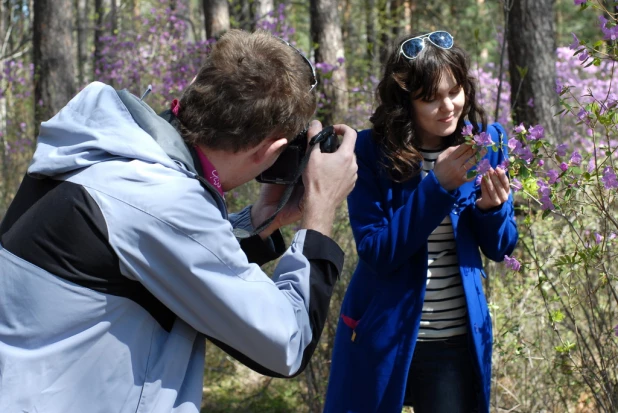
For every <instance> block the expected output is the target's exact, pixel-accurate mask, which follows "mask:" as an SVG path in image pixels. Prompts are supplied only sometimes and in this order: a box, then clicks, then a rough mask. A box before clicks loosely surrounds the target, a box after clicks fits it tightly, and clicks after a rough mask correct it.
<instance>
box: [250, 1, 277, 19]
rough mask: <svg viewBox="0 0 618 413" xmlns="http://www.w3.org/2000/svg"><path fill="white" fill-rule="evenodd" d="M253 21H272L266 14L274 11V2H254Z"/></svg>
mask: <svg viewBox="0 0 618 413" xmlns="http://www.w3.org/2000/svg"><path fill="white" fill-rule="evenodd" d="M254 4H255V20H256V21H258V20H263V19H266V20H267V21H272V20H273V18H272V17H270V16H268V13H270V12H272V11H273V10H275V2H274V1H273V0H255V3H254Z"/></svg>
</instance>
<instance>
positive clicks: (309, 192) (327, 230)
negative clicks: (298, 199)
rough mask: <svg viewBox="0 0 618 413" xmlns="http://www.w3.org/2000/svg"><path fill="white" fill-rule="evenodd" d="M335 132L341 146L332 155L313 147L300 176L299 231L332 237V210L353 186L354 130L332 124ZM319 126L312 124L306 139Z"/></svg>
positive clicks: (354, 160) (319, 126)
mask: <svg viewBox="0 0 618 413" xmlns="http://www.w3.org/2000/svg"><path fill="white" fill-rule="evenodd" d="M334 128H335V133H336V134H337V135H338V136H341V137H342V141H341V146H339V149H337V151H336V152H333V153H322V152H321V151H320V149H319V147H318V148H314V150H313V151H312V153H311V156H310V157H309V163H308V164H307V168H306V169H305V171H304V173H303V183H304V185H305V194H304V198H303V218H302V221H301V228H305V229H313V230H315V231H319V232H321V233H322V234H324V235H326V236H330V235H331V230H332V227H333V222H334V220H335V211H336V209H337V207H338V206H339V205H340V204H341V203H342V202H343V201H344V200H345V198H346V197H347V196H348V194H349V193H350V192H351V191H352V189H353V188H354V184H355V183H356V177H357V175H356V172H357V170H358V166H357V164H356V156H355V155H354V146H355V144H356V131H355V130H354V129H352V128H350V127H349V126H347V125H334ZM320 130H322V124H321V123H320V122H318V121H313V122H311V125H310V127H309V131H308V132H307V136H309V138H311V137H313V136H314V135H315V134H317V133H318V132H319V131H320Z"/></svg>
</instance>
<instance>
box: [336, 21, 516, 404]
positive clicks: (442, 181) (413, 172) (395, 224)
mask: <svg viewBox="0 0 618 413" xmlns="http://www.w3.org/2000/svg"><path fill="white" fill-rule="evenodd" d="M475 95H476V89H475V86H474V79H473V78H472V77H471V76H470V74H469V69H468V63H467V58H466V55H465V52H464V51H463V50H462V49H461V48H459V47H457V46H456V45H455V44H454V42H453V38H452V36H451V35H450V34H449V33H447V32H443V31H441V32H433V33H428V34H423V35H420V36H410V37H408V38H405V39H402V40H400V41H399V42H398V43H397V47H396V48H395V49H394V51H393V52H392V53H391V55H390V57H389V59H388V61H387V64H386V68H385V72H384V76H383V78H382V80H381V82H380V84H379V85H378V90H377V98H378V105H379V106H378V107H377V109H376V111H375V113H374V114H373V116H372V117H371V119H370V120H371V122H372V124H373V128H372V129H371V130H365V131H363V132H361V133H360V134H359V135H358V140H357V144H356V155H357V159H358V165H359V170H358V181H357V183H356V187H355V189H354V190H353V191H352V193H351V194H350V195H349V197H348V205H349V211H350V221H351V224H352V230H353V233H354V237H355V240H356V245H357V249H358V255H359V263H358V267H357V268H356V271H355V272H354V275H353V277H352V281H351V282H350V285H349V287H348V290H347V293H346V296H345V299H344V301H343V305H342V309H341V318H340V320H339V325H338V328H337V334H336V338H335V347H334V351H333V359H332V366H331V376H330V383H329V387H328V394H327V398H326V407H325V411H326V412H333V413H335V412H336V413H340V412H400V411H401V408H402V406H403V405H404V404H405V405H411V406H413V407H414V411H415V413H426V412H431V413H457V412H462V413H467V412H473V411H480V412H488V411H489V392H490V380H491V345H492V332H491V319H490V316H489V311H488V308H487V302H486V299H485V295H484V293H483V288H482V283H481V276H483V277H485V273H484V271H483V267H482V260H481V254H480V252H479V248H480V250H481V251H482V252H483V253H484V254H485V255H486V256H487V257H489V258H490V259H492V260H495V261H501V260H503V259H504V256H505V255H509V254H511V252H512V251H513V249H514V247H515V243H516V241H517V236H518V235H517V228H516V225H515V220H514V218H513V204H512V199H511V196H510V191H509V179H508V177H507V174H506V171H505V170H504V168H503V167H502V166H501V165H503V162H504V161H505V160H506V159H507V157H506V154H505V152H504V151H505V149H506V142H507V136H506V133H505V131H504V129H503V128H502V126H500V125H499V124H497V123H494V124H492V125H489V126H488V127H486V128H485V126H483V124H484V122H483V120H484V113H483V111H482V109H481V108H480V107H479V105H478V104H477V102H476V101H475ZM466 125H470V126H467V127H466ZM464 127H466V129H468V130H469V129H470V128H471V129H472V132H473V133H474V134H478V133H480V132H481V130H482V129H486V133H488V134H489V135H490V136H491V138H492V141H493V142H494V143H495V144H496V145H500V144H502V149H501V150H498V151H497V152H494V151H493V150H489V151H486V150H485V149H484V148H483V149H481V150H479V149H478V148H474V147H472V146H470V145H468V144H466V143H464V142H465V141H464V137H463V136H462V131H463V130H464ZM466 133H467V131H466ZM483 155H484V156H485V157H486V158H487V159H488V160H489V163H490V165H491V168H490V169H489V170H488V172H487V173H486V174H485V177H483V179H478V180H477V179H475V178H476V176H475V174H474V173H473V172H471V173H468V171H470V170H473V168H474V167H475V165H476V164H477V163H478V159H479V158H480V157H481V156H483Z"/></svg>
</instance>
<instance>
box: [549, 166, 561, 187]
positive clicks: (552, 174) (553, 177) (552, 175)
mask: <svg viewBox="0 0 618 413" xmlns="http://www.w3.org/2000/svg"><path fill="white" fill-rule="evenodd" d="M559 176H560V173H559V172H558V171H556V170H555V169H550V170H549V172H547V182H548V183H549V184H550V185H553V184H555V183H556V182H558V180H559V178H558V177H559Z"/></svg>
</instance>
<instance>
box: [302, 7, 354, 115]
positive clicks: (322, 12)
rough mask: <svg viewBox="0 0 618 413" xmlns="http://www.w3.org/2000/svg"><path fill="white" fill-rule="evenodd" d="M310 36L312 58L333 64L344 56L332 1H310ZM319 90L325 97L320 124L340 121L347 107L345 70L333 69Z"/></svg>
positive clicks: (337, 15) (336, 9)
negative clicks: (312, 46) (313, 52)
mask: <svg viewBox="0 0 618 413" xmlns="http://www.w3.org/2000/svg"><path fill="white" fill-rule="evenodd" d="M310 10H311V13H310V14H311V37H312V40H313V43H314V44H316V45H317V48H316V49H315V61H316V62H326V63H329V64H331V65H335V66H337V59H338V58H345V53H344V49H343V40H342V34H341V23H340V19H339V11H338V8H337V1H336V0H311V1H310ZM321 87H322V90H323V91H324V94H325V96H326V105H325V110H324V113H323V121H324V124H332V123H333V122H334V121H337V122H341V121H342V120H343V117H344V116H345V114H346V113H347V110H348V91H347V89H348V87H347V75H346V71H345V69H342V68H339V69H336V70H335V71H334V72H333V75H332V77H331V78H330V79H328V82H326V79H323V80H322V85H321Z"/></svg>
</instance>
